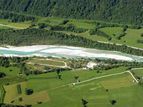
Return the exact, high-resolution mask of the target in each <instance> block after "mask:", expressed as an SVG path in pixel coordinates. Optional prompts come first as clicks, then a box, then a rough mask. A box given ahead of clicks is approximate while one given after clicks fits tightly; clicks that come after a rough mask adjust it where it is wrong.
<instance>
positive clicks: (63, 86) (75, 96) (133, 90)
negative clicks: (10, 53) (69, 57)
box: [0, 67, 143, 107]
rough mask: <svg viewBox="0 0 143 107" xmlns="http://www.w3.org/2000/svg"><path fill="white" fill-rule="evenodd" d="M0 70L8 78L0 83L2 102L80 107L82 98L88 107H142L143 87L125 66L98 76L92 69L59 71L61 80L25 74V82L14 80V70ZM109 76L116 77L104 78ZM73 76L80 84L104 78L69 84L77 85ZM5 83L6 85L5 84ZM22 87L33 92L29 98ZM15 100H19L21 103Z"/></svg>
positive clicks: (50, 76) (34, 105)
mask: <svg viewBox="0 0 143 107" xmlns="http://www.w3.org/2000/svg"><path fill="white" fill-rule="evenodd" d="M1 69H2V71H4V72H5V73H6V74H7V75H8V77H7V78H3V79H2V81H0V84H1V86H2V85H4V89H5V92H6V93H5V94H4V95H5V97H4V102H5V103H12V104H20V105H25V104H32V105H33V107H47V106H48V107H67V106H68V107H82V103H81V99H82V98H84V99H86V100H87V101H88V106H89V107H96V106H97V107H112V106H115V107H122V106H126V107H142V102H139V101H142V100H143V97H142V94H143V91H142V89H143V87H141V86H140V85H138V84H137V83H135V82H134V81H133V78H132V76H131V75H130V74H129V73H127V72H124V71H126V69H127V68H126V67H119V68H114V69H110V70H103V71H100V73H98V72H97V71H96V70H73V71H64V72H61V75H62V79H61V80H60V79H58V78H57V73H56V72H51V73H46V74H40V75H29V76H27V77H26V79H27V81H24V79H19V78H16V77H18V76H17V74H18V73H19V69H18V68H16V67H9V68H4V67H1ZM11 70H12V71H13V70H14V72H13V73H12V72H11ZM122 72H124V73H122ZM119 73H121V74H119ZM110 74H117V75H114V76H107V77H106V75H110ZM75 76H78V77H79V80H80V81H81V82H82V81H85V80H88V79H91V78H96V77H101V76H105V77H102V78H100V79H95V80H92V81H88V82H85V83H81V84H76V85H72V83H76V82H77V80H76V79H75ZM9 81H12V82H9ZM20 81H21V82H20ZM22 81H23V82H22ZM3 82H4V83H3ZM7 83H9V85H6V84H7ZM18 84H20V85H21V89H22V94H18V91H17V85H18ZM26 88H29V89H33V91H34V93H33V94H32V95H30V96H28V95H25V89H26ZM0 90H1V91H2V89H0ZM69 96H70V97H69ZM19 98H22V101H20V100H19ZM112 100H116V104H115V105H112V104H111V101H112Z"/></svg>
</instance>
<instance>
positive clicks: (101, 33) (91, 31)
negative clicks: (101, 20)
mask: <svg viewBox="0 0 143 107" xmlns="http://www.w3.org/2000/svg"><path fill="white" fill-rule="evenodd" d="M89 33H90V35H97V36H102V37H105V38H107V39H108V40H109V41H110V40H111V39H112V37H111V36H110V35H108V34H106V33H104V32H102V31H101V30H99V29H97V28H96V29H92V30H90V32H89Z"/></svg>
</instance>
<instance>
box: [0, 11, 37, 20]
mask: <svg viewBox="0 0 143 107" xmlns="http://www.w3.org/2000/svg"><path fill="white" fill-rule="evenodd" d="M0 18H1V19H9V20H10V21H11V22H24V21H34V20H35V17H33V16H28V15H22V14H17V13H13V12H6V11H0Z"/></svg>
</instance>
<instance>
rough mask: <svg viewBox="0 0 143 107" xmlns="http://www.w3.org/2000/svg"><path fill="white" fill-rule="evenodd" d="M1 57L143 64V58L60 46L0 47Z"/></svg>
mask: <svg viewBox="0 0 143 107" xmlns="http://www.w3.org/2000/svg"><path fill="white" fill-rule="evenodd" d="M0 56H6V57H14V56H19V57H32V56H41V57H48V56H51V57H67V58H77V57H83V58H99V59H115V60H123V61H137V62H143V56H135V55H130V54H125V53H121V52H115V51H106V50H98V49H90V48H81V47H71V46H58V45H33V46H21V47H13V46H7V47H0Z"/></svg>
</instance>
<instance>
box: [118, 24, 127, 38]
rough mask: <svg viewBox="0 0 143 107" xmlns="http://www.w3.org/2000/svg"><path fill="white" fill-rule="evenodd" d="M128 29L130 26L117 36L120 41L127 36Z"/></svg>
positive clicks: (125, 27)
mask: <svg viewBox="0 0 143 107" xmlns="http://www.w3.org/2000/svg"><path fill="white" fill-rule="evenodd" d="M127 29H128V26H124V27H123V30H122V32H121V33H120V34H119V35H118V36H117V39H118V40H121V39H122V37H124V36H126V31H127Z"/></svg>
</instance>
